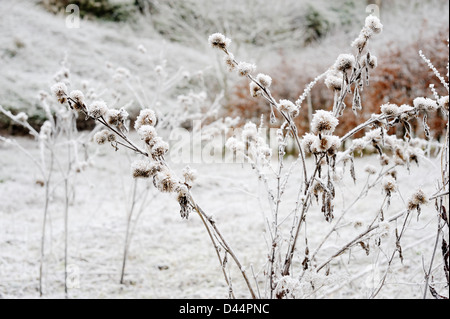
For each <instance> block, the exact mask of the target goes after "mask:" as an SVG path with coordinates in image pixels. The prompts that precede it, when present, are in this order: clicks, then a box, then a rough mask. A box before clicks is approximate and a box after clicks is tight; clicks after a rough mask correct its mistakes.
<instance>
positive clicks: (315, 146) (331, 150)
mask: <svg viewBox="0 0 450 319" xmlns="http://www.w3.org/2000/svg"><path fill="white" fill-rule="evenodd" d="M340 146H341V141H340V139H339V137H337V136H333V135H324V136H321V137H318V136H317V137H316V138H315V139H314V141H313V143H312V144H311V146H310V147H309V149H310V150H311V152H312V153H313V154H319V153H327V154H328V155H329V156H333V155H335V154H336V153H337V151H338V149H339V147H340Z"/></svg>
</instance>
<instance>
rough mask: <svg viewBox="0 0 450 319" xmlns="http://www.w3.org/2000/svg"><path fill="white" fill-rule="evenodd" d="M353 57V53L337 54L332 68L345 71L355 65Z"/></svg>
mask: <svg viewBox="0 0 450 319" xmlns="http://www.w3.org/2000/svg"><path fill="white" fill-rule="evenodd" d="M355 62H356V61H355V57H354V56H353V54H341V55H339V56H338V58H337V60H336V62H335V64H334V68H335V69H336V70H338V71H342V72H345V71H347V70H348V69H351V68H352V67H353V66H354V65H355Z"/></svg>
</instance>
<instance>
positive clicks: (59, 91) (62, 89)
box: [51, 82, 67, 103]
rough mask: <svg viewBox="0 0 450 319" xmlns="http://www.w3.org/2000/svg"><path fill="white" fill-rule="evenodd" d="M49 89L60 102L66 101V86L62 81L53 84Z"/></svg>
mask: <svg viewBox="0 0 450 319" xmlns="http://www.w3.org/2000/svg"><path fill="white" fill-rule="evenodd" d="M51 91H52V92H53V94H54V95H55V96H56V97H57V98H58V101H59V102H60V103H64V102H66V96H67V93H66V92H67V86H66V85H65V84H64V83H63V82H58V83H55V84H53V86H52V87H51Z"/></svg>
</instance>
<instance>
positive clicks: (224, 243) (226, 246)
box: [192, 199, 256, 299]
mask: <svg viewBox="0 0 450 319" xmlns="http://www.w3.org/2000/svg"><path fill="white" fill-rule="evenodd" d="M192 201H193V199H192ZM192 204H193V207H194V209H195V211H196V212H197V213H198V214H199V215H201V216H202V217H204V219H203V220H204V221H207V222H208V225H209V226H211V227H212V229H213V230H214V233H215V234H216V235H217V236H218V238H219V239H220V244H221V245H222V246H223V247H224V249H225V250H226V252H227V253H228V254H229V255H230V256H231V257H232V258H233V260H234V262H235V263H236V266H237V267H238V268H239V270H240V272H241V274H242V276H243V277H244V280H245V283H246V284H247V287H248V290H249V292H250V294H251V297H252V299H256V294H255V292H254V290H253V287H252V285H251V283H250V280H249V278H248V276H247V273H246V272H245V269H244V267H243V266H242V264H241V262H240V261H239V259H238V258H237V256H236V254H235V253H234V251H233V249H232V248H231V247H230V245H229V244H228V242H227V241H226V240H225V238H224V237H223V236H222V233H221V232H220V231H219V229H218V228H217V226H216V223H215V221H214V220H213V219H212V218H211V217H209V216H207V215H206V214H205V212H204V211H203V210H202V209H201V208H200V206H198V205H197V204H196V203H195V202H194V201H193V203H192Z"/></svg>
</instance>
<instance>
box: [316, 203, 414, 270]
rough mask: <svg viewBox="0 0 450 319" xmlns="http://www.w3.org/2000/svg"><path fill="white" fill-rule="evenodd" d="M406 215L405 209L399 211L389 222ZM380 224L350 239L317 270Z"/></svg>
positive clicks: (318, 268) (319, 267)
mask: <svg viewBox="0 0 450 319" xmlns="http://www.w3.org/2000/svg"><path fill="white" fill-rule="evenodd" d="M404 215H405V211H403V212H401V213H398V214H396V215H394V216H392V217H391V218H389V219H388V222H393V221H394V220H397V219H399V218H400V217H402V216H404ZM379 227H380V224H376V225H373V226H371V227H368V228H367V229H366V230H365V231H363V232H362V233H360V234H359V235H357V236H356V237H355V238H354V239H352V240H351V241H349V242H348V243H347V244H345V245H344V246H342V248H341V249H339V250H338V251H337V252H336V253H335V254H333V256H331V257H330V258H328V260H327V261H325V262H324V263H322V264H321V265H319V266H318V267H317V268H316V271H317V272H319V271H320V270H321V269H323V268H324V267H325V266H326V265H328V264H329V263H330V262H331V261H332V260H333V259H334V258H336V257H338V256H340V255H342V254H343V253H344V252H345V251H346V250H347V249H349V248H350V247H352V246H353V245H354V244H355V243H358V242H359V241H361V239H362V238H364V237H365V236H366V235H367V234H369V233H371V232H372V231H374V230H375V229H377V228H379Z"/></svg>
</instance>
